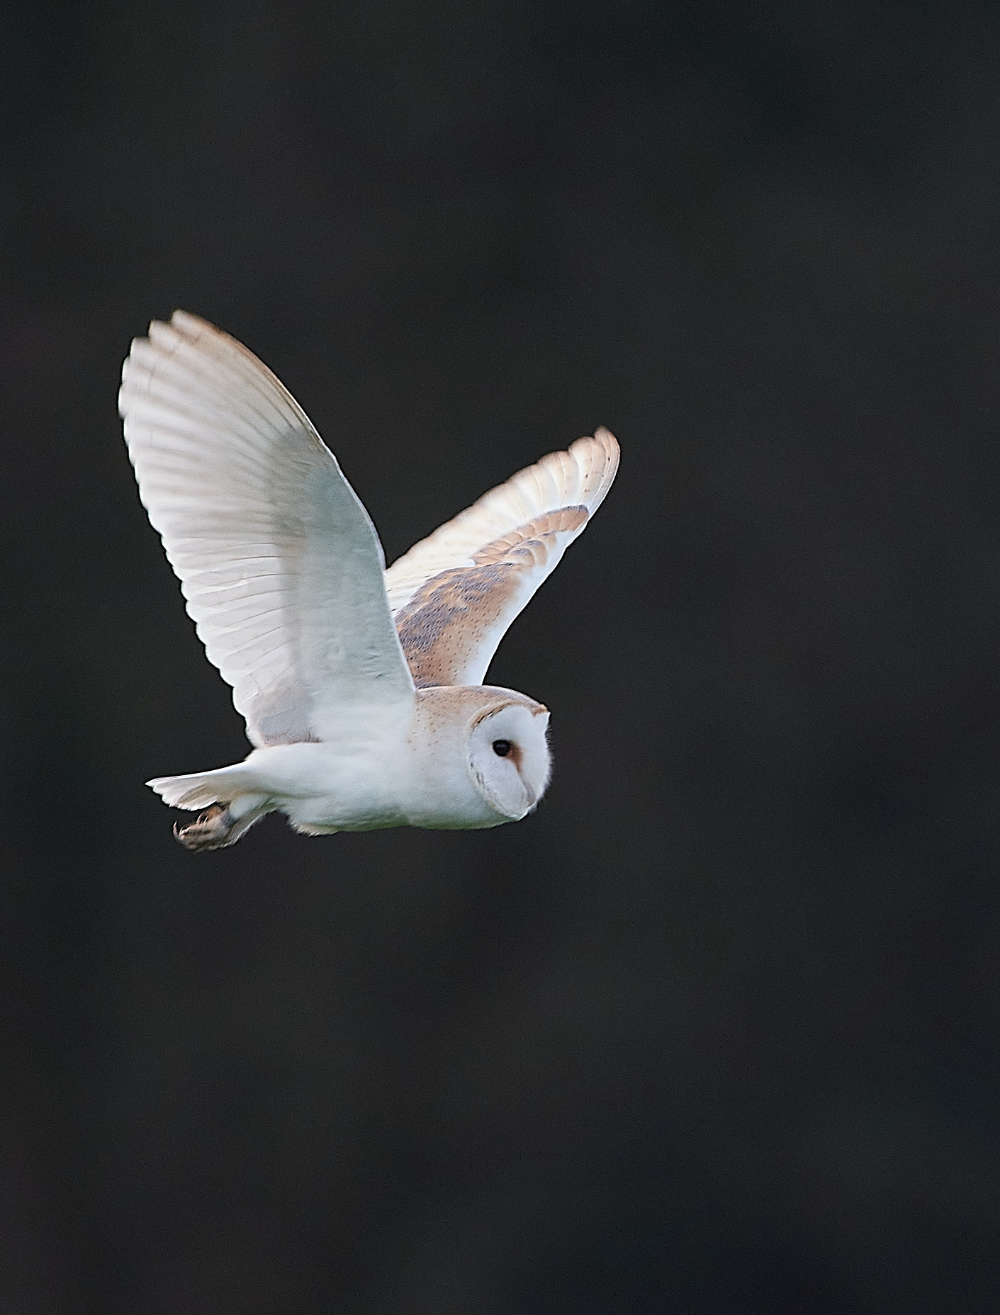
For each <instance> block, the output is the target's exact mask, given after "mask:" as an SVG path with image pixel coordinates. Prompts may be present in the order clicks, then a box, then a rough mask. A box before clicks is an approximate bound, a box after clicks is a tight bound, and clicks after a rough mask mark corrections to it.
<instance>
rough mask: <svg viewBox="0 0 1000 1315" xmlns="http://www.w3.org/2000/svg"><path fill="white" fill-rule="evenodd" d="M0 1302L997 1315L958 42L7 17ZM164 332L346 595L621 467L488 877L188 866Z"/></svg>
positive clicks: (877, 23)
mask: <svg viewBox="0 0 1000 1315" xmlns="http://www.w3.org/2000/svg"><path fill="white" fill-rule="evenodd" d="M4 30H5V35H4V37H3V40H2V43H0V50H2V54H0V62H2V67H0V85H2V87H3V89H4V99H5V105H6V110H5V114H6V118H5V122H4V124H3V126H2V131H0V156H2V175H0V187H2V194H0V232H2V242H0V285H2V305H0V349H2V358H0V359H2V363H3V368H2V384H0V388H2V391H3V395H4V402H3V408H2V415H3V424H2V442H3V449H4V456H3V464H2V468H0V469H2V475H3V484H4V489H3V493H4V499H3V501H4V516H3V522H4V525H5V529H4V531H3V533H4V546H5V548H6V550H7V560H8V570H7V572H6V580H7V586H6V590H7V598H6V601H5V603H4V613H5V616H6V620H7V623H8V638H7V641H6V643H5V645H4V651H3V656H2V663H3V669H2V677H3V690H4V694H3V700H2V713H0V716H2V721H0V755H2V758H3V763H4V776H5V780H4V784H3V806H4V807H3V816H4V821H3V839H2V846H3V851H4V852H3V860H2V885H0V892H2V898H0V945H2V963H3V981H2V990H0V1028H2V1053H3V1074H4V1076H3V1086H2V1090H0V1158H2V1166H3V1183H2V1192H0V1310H2V1312H3V1313H4V1315H7V1312H10V1313H11V1315H103V1313H104V1312H108V1313H114V1315H299V1313H300V1312H301V1313H302V1315H311V1313H312V1312H316V1313H317V1315H341V1313H343V1315H367V1313H369V1312H371V1313H374V1315H383V1313H385V1315H396V1313H398V1315H515V1313H522V1312H523V1313H524V1315H534V1313H535V1312H539V1313H540V1315H541V1313H544V1315H550V1313H551V1315H557V1313H558V1315H605V1313H607V1315H617V1313H618V1312H633V1311H635V1312H642V1313H645V1312H678V1313H679V1315H742V1313H743V1312H771V1313H773V1315H785V1313H787V1315H793V1313H795V1315H799V1313H811V1312H816V1313H817V1315H818V1313H821V1312H822V1313H826V1312H838V1313H840V1312H843V1313H844V1315H848V1313H850V1315H856V1313H862V1315H864V1313H866V1312H901V1313H906V1315H909V1313H910V1312H947V1313H949V1315H950V1313H952V1312H954V1313H955V1315H971V1313H973V1312H984V1313H986V1312H995V1311H996V1310H998V1309H1000V1248H998V1237H1000V1174H998V1162H1000V1135H998V1131H1000V1129H998V1119H997V1108H998V1091H997V1088H998V1082H1000V966H998V965H1000V883H998V880H997V875H998V874H997V853H998V842H1000V827H998V813H997V800H998V792H1000V686H998V675H1000V452H998V446H997V442H996V435H995V429H996V418H997V415H998V414H1000V384H998V370H997V362H998V357H1000V330H998V310H1000V246H998V238H1000V8H998V7H997V6H995V5H991V4H975V3H965V2H964V0H947V2H945V0H942V2H941V3H931V2H927V3H910V4H889V3H884V4H872V3H862V2H861V0H857V2H856V3H846V2H845V0H810V3H790V2H788V3H763V4H754V5H749V4H726V3H717V2H713V0H697V3H694V2H692V3H684V4H670V3H664V2H663V0H660V2H658V3H653V2H652V0H633V2H631V3H629V2H628V0H623V3H620V4H616V5H600V4H590V3H586V2H584V3H576V4H574V5H559V4H554V3H549V2H547V0H532V3H521V4H517V3H504V0H471V2H469V3H454V2H453V0H443V2H442V3H437V4H433V5H432V4H403V3H400V2H399V0H351V2H350V3H339V4H319V3H314V4H310V3H306V2H305V0H294V2H288V0H286V3H283V4H281V5H278V4H266V3H257V4H245V5H238V4H226V3H218V4H209V5H203V4H201V3H195V2H194V0H192V2H191V3H186V4H185V3H178V2H176V0H173V2H171V3H168V4H161V5H145V6H143V5H135V4H127V3H125V2H124V0H94V3H89V4H66V3H56V2H55V0H32V3H31V4H23V5H20V6H15V7H13V8H10V7H8V8H7V9H6V11H5V20H4ZM175 306H182V307H185V308H187V309H189V310H192V311H195V312H197V313H199V314H202V315H204V316H207V317H208V318H210V319H212V320H214V321H215V322H217V323H219V324H221V325H222V326H223V327H225V328H226V329H228V330H229V331H230V332H232V333H234V334H236V335H237V336H238V337H240V338H242V339H243V340H245V341H246V342H247V343H248V344H249V346H250V347H251V348H252V349H253V350H254V351H256V352H257V353H258V354H259V355H260V356H262V357H263V358H264V360H265V361H267V362H268V364H270V365H271V366H272V367H273V368H274V369H275V370H276V371H277V372H278V374H279V375H280V376H281V378H282V379H283V380H284V381H285V382H286V383H287V384H288V385H289V387H290V388H291V389H292V390H293V391H294V392H295V394H296V395H297V396H298V398H299V399H300V401H301V402H302V404H303V405H304V406H305V407H306V409H307V410H308V412H309V413H310V415H311V416H312V417H313V419H314V420H315V422H316V424H317V425H318V427H319V429H320V431H321V432H322V433H323V434H324V435H325V437H326V438H327V440H328V441H329V443H330V444H331V446H332V447H333V448H334V449H335V450H336V451H337V453H338V454H339V456H340V458H341V460H342V463H343V466H344V468H345V470H346V472H347V474H348V476H349V478H350V479H351V480H352V482H353V483H354V485H355V487H356V488H357V490H358V492H359V494H360V495H361V497H362V498H363V499H364V501H365V503H366V504H367V506H368V507H369V509H370V511H371V513H372V515H373V517H374V519H375V522H376V524H377V525H378V526H379V529H380V531H381V534H382V538H383V542H384V544H385V547H386V553H387V556H388V557H389V558H390V559H391V558H393V557H394V556H396V555H397V554H398V553H399V552H401V551H402V550H404V549H405V548H406V547H407V546H408V545H409V544H410V543H411V542H412V541H413V540H414V539H416V538H418V537H420V536H422V535H423V534H425V533H427V532H428V531H429V530H430V529H431V528H433V527H434V526H435V525H436V524H438V523H439V522H440V521H442V520H443V519H445V518H447V517H448V516H450V515H452V514H453V513H454V512H456V511H458V510H459V509H460V508H462V507H464V506H465V505H466V504H467V503H469V502H470V501H471V500H472V499H473V498H474V497H476V496H477V495H478V494H479V493H481V492H482V491H483V490H484V489H486V488H487V487H489V486H490V485H491V484H494V483H496V482H498V481H499V480H501V479H503V478H505V477H506V476H507V475H508V474H509V473H511V472H512V471H513V470H515V469H517V468H518V467H519V466H521V465H524V464H526V463H527V462H529V461H532V460H534V459H536V458H537V457H538V456H539V455H541V454H542V453H544V452H546V451H549V450H551V449H553V448H555V447H560V446H565V445H566V444H567V443H568V442H569V441H571V440H572V439H574V438H576V437H577V436H578V435H579V434H582V433H589V432H592V430H593V429H594V427H595V425H597V424H601V423H603V424H607V425H609V426H610V427H611V428H612V429H613V430H615V432H616V433H617V434H618V435H619V437H620V439H621V443H622V449H623V460H622V469H621V475H620V477H619V480H618V483H617V484H616V486H615V488H614V490H613V492H612V494H611V496H610V498H609V499H608V502H607V503H606V505H605V507H604V509H603V510H602V511H601V512H600V515H599V516H598V517H597V519H596V521H595V523H594V525H593V526H592V527H591V528H590V529H589V530H588V531H587V534H586V535H585V537H584V538H583V539H582V540H581V542H580V543H579V544H578V545H576V546H575V547H574V548H572V549H571V551H570V552H569V554H568V556H567V559H566V560H565V562H564V563H563V565H562V566H561V567H560V568H559V571H558V572H557V573H556V575H555V576H554V577H553V579H552V580H551V581H550V582H549V583H548V584H547V585H546V586H545V588H544V590H543V591H542V593H541V594H540V595H539V597H538V598H537V599H536V601H535V602H534V603H533V604H532V605H531V607H530V608H529V609H528V610H527V612H526V613H525V614H524V616H523V617H522V618H521V620H519V621H518V622H517V624H516V625H515V627H514V629H513V631H512V632H511V634H510V636H509V638H508V639H507V641H506V642H505V644H504V645H503V647H502V649H501V652H500V654H499V655H498V658H497V660H496V662H495V663H494V666H493V668H492V679H493V680H494V681H495V682H496V683H501V684H510V685H512V686H514V687H516V688H520V689H523V690H524V691H526V692H527V693H529V694H531V695H533V696H535V697H536V698H539V699H542V700H543V701H544V702H545V703H547V704H548V705H549V706H550V707H551V708H552V709H553V734H554V749H555V756H556V775H555V779H554V783H553V785H552V788H551V791H550V793H549V795H548V797H547V799H546V800H545V802H544V804H543V806H542V807H541V809H540V810H539V812H538V813H537V814H536V815H535V816H533V817H531V818H530V819H528V820H527V821H525V822H524V823H522V824H521V825H518V826H510V827H504V828H501V829H499V830H497V831H493V832H484V833H468V834H436V833H432V832H418V831H397V832H382V833H375V834H370V835H346V836H338V837H335V838H328V839H319V840H306V839H301V838H299V837H296V836H295V835H293V834H292V833H291V832H290V831H289V830H287V829H286V828H285V827H284V825H283V823H282V822H281V821H280V820H279V819H277V818H270V819H268V821H267V822H266V823H265V824H264V825H262V826H261V827H260V828H258V829H257V830H256V831H254V832H253V833H252V834H251V835H250V836H249V837H248V838H247V839H246V840H245V841H243V842H242V843H240V845H239V846H238V847H236V848H235V849H232V850H229V851H225V852H221V853H218V854H214V855H208V856H192V855H189V854H187V853H185V852H184V851H183V850H182V849H181V848H180V847H179V846H178V845H176V844H175V842H174V841H173V840H172V839H171V836H170V822H171V814H170V813H168V812H167V810H165V809H164V808H163V807H162V806H161V805H160V804H159V803H158V802H157V801H156V799H155V798H154V797H153V795H152V794H151V793H150V792H149V791H147V790H146V789H144V787H143V785H142V782H143V780H144V779H145V778H147V777H149V776H152V775H158V774H162V773H172V772H183V771H194V770H197V769H200V768H210V767H214V766H218V765H221V764H223V763H226V762H230V761H234V760H236V759H237V758H239V757H242V756H243V754H244V753H245V751H246V748H247V746H246V744H245V741H244V739H243V735H242V726H241V723H240V721H239V719H238V717H237V716H236V714H235V713H234V712H233V710H232V708H231V706H230V703H229V697H228V691H227V689H226V687H225V686H224V685H223V684H222V682H221V681H220V680H219V678H218V676H217V675H216V673H215V672H214V671H213V669H212V668H210V667H209V665H208V664H207V662H206V661H205V659H204V656H203V654H202V652H201V649H200V646H199V645H198V643H197V641H196V639H195V636H194V634H193V630H192V627H191V625H190V622H189V621H188V620H187V619H186V617H185V615H184V612H183V608H182V605H181V599H180V596H179V592H178V589H177V586H176V582H175V581H174V579H173V577H172V575H171V574H170V571H169V569H168V567H167V565H166V562H165V560H164V559H163V556H162V553H161V550H160V546H159V543H158V541H157V538H156V536H155V535H154V534H153V532H152V531H151V530H150V528H149V526H148V524H147V522H146V518H145V516H144V514H143V511H142V509H141V507H140V505H139V502H138V500H137V497H136V494H135V489H134V486H133V482H132V476H131V472H130V469H129V466H128V462H127V460H126V457H125V452H124V448H123V445H122V442H121V437H120V428H119V423H118V421H117V418H116V414H115V392H116V386H117V380H118V370H119V363H120V361H121V358H122V357H123V355H124V354H125V352H126V350H127V347H128V342H129V339H130V337H131V336H132V335H133V334H136V333H141V332H143V331H144V328H145V325H146V323H147V321H148V319H149V318H150V316H152V315H156V316H166V315H168V314H169V313H170V311H171V310H172V309H173V308H174V307H175Z"/></svg>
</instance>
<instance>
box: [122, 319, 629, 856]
mask: <svg viewBox="0 0 1000 1315" xmlns="http://www.w3.org/2000/svg"><path fill="white" fill-rule="evenodd" d="M119 409H120V411H121V415H122V417H123V419H124V422H125V438H126V442H127V444H128V451H129V456H130V458H131V460H132V464H133V466H134V468H135V474H136V479H137V480H138V483H139V493H140V497H141V499H142V502H143V505H144V506H145V507H146V510H147V511H148V513H149V519H150V521H151V522H152V524H153V525H154V527H155V528H156V529H157V530H158V531H159V533H160V535H161V537H162V539H163V545H164V548H165V549H166V553H167V557H168V559H169V561H170V564H171V566H172V567H173V568H174V571H175V572H176V573H177V575H178V577H179V579H180V581H181V589H182V591H183V594H184V597H185V598H186V600H187V610H188V612H189V613H190V615H191V617H192V618H193V620H194V622H195V625H196V627H197V631H198V635H199V637H200V638H201V640H202V642H203V643H204V645H205V650H206V652H207V654H208V657H209V659H210V660H211V661H212V662H213V663H214V664H215V666H217V667H218V669H219V671H220V672H221V673H222V676H223V678H224V679H225V680H226V681H227V682H228V683H229V684H230V685H232V687H233V702H234V703H235V705H236V708H237V709H238V711H239V712H240V713H241V714H242V715H243V717H244V718H245V719H246V724H247V735H248V737H249V739H250V741H251V743H252V744H253V745H254V746H255V748H254V750H253V752H252V753H251V754H250V755H249V757H248V758H247V759H246V760H245V761H244V762H243V763H239V764H236V765H234V766H232V767H223V768H219V769H218V770H216V771H211V772H201V773H196V774H194V775H188V776H172V777H160V778H157V779H156V780H153V781H150V782H149V785H151V786H152V788H153V789H154V790H156V792H157V793H158V794H159V795H161V797H162V798H163V799H164V800H165V802H167V803H168V804H172V805H174V806H175V807H179V808H189V809H207V811H206V812H205V813H204V814H203V815H202V816H201V817H199V818H198V820H197V821H196V822H195V823H194V824H193V825H191V826H188V827H185V828H183V829H182V830H177V831H176V833H177V835H178V838H179V839H180V840H181V842H182V843H183V844H185V845H186V846H187V847H188V848H189V849H216V848H219V847H221V846H223V845H230V844H233V843H234V842H235V841H236V840H238V839H239V837H240V836H241V835H243V834H244V833H245V832H246V831H247V830H248V829H249V827H250V826H252V825H253V823H254V822H255V821H257V820H258V818H260V817H262V816H263V815H264V814H265V813H268V812H272V811H275V810H279V811H281V812H283V813H285V814H286V815H287V816H288V818H289V820H290V821H291V823H292V825H293V826H294V827H295V828H296V829H297V830H299V831H303V832H305V833H307V834H322V833H326V832H332V831H340V830H368V829H373V828H376V827H386V826H400V825H413V826H424V827H447V828H478V827H490V826H497V825H499V824H501V823H503V822H508V821H517V820H519V819H520V818H521V817H523V816H524V815H525V814H526V813H527V812H529V811H530V810H531V809H532V808H534V807H535V805H536V804H537V802H538V800H539V799H540V798H541V795H542V793H543V792H544V790H545V787H546V785H547V783H548V777H549V767H550V760H549V753H548V746H547V743H546V729H547V723H548V711H547V709H545V708H544V707H543V706H542V705H541V704H539V703H536V702H535V701H534V700H532V699H529V698H527V697H526V696H525V695H523V694H518V693H516V692H515V691H513V690H505V689H499V688H495V687H492V686H484V685H483V684H482V681H483V678H484V677H485V675H486V670H487V667H488V666H489V663H490V660H491V659H492V657H493V654H494V653H495V651H496V648H497V645H498V644H499V642H500V640H501V639H502V637H503V635H504V633H505V631H506V630H507V628H508V627H509V626H510V624H511V622H512V621H513V620H514V618H515V617H516V616H517V614H518V613H519V612H520V611H521V610H522V609H523V608H524V606H525V605H526V604H527V602H528V601H529V599H530V598H531V597H532V595H533V594H534V593H535V591H536V590H537V589H538V587H539V585H540V584H541V583H542V581H543V580H545V578H546V577H547V576H548V575H549V574H550V573H551V572H552V571H553V570H554V568H555V567H556V565H557V564H558V562H559V560H560V558H561V557H562V554H563V552H564V551H565V549H566V547H567V546H568V545H569V544H570V543H571V542H572V541H573V540H574V539H575V538H576V537H577V536H578V535H579V534H580V533H582V531H583V529H584V527H585V526H586V524H587V522H588V520H589V519H590V517H591V516H592V515H593V513H594V512H595V511H596V510H597V508H598V507H599V506H600V504H601V502H602V501H603V499H604V497H605V495H606V493H607V491H608V489H609V488H610V486H611V483H612V481H613V480H614V477H615V472H616V470H617V467H618V444H617V442H616V441H615V439H614V438H613V436H612V435H611V434H610V433H609V432H608V431H607V430H606V429H599V430H597V432H596V433H595V435H594V436H593V438H581V439H578V440H577V442H575V443H573V444H572V445H571V446H570V448H569V450H568V451H566V452H553V453H550V454H549V456H547V457H544V458H543V459H542V460H541V461H539V462H538V463H537V464H536V465H534V466H529V467H528V468H527V469H526V470H522V471H521V472H520V473H519V474H517V475H514V476H513V477H512V478H511V479H509V480H508V481H507V482H506V483H505V484H501V485H500V486H499V487H498V488H495V489H492V490H491V491H490V492H489V493H486V494H484V495H483V497H481V498H480V499H479V500H478V501H477V502H475V503H474V504H473V505H472V506H471V507H469V508H468V509H467V510H466V511H464V512H462V513H461V514H460V515H458V516H456V517H455V518H454V519H453V520H451V521H449V522H447V524H445V525H442V526H441V527H440V528H439V529H437V530H435V531H434V533H433V534H431V535H429V536H428V537H427V538H426V539H423V540H421V541H420V542H419V543H417V544H415V545H414V546H413V547H412V548H411V549H410V550H409V552H407V553H405V554H404V555H403V556H402V557H400V558H399V560H398V561H396V562H395V563H394V564H393V565H392V566H391V567H390V568H389V569H388V571H386V570H385V569H384V565H385V564H384V558H383V555H382V548H381V545H380V543H379V540H378V535H377V534H376V532H375V527H374V526H373V525H372V522H371V520H370V518H369V516H368V514H367V512H366V511H365V509H364V506H363V505H362V503H361V501H360V500H359V498H358V497H357V495H356V494H355V492H354V490H353V489H352V488H351V486H350V485H349V484H348V482H347V480H346V479H345V478H344V476H343V474H342V472H341V470H340V467H339V466H338V464H337V461H336V459H335V457H334V456H333V454H332V452H330V450H329V448H327V447H326V446H325V444H324V443H323V440H322V439H321V438H320V436H319V434H318V433H317V432H316V430H315V429H314V428H313V426H312V424H311V423H310V421H309V419H308V417H307V416H306V414H305V412H304V411H303V410H302V409H301V407H300V406H299V405H298V403H297V402H296V401H295V399H294V398H293V397H292V396H291V394H290V393H289V392H288V390H287V389H286V388H285V387H284V386H283V385H282V384H281V383H280V382H279V380H278V379H277V378H276V377H275V376H274V375H273V374H272V373H271V371H270V370H268V369H267V367H266V366H265V365H263V364H262V363H261V362H260V361H259V360H258V359H257V358H256V357H255V356H254V355H253V354H252V353H251V352H249V351H248V350H247V348H245V347H244V346H243V345H242V344H241V343H239V342H237V341H236V340H235V339H234V338H231V337H229V336H228V335H227V334H225V333H222V332H221V331H220V330H219V329H216V328H215V327H214V326H213V325H211V324H209V323H207V322H206V321H205V320H201V319H198V318H197V317H196V316H194V315H189V314H187V313H186V312H184V311H176V312H175V313H174V315H173V316H172V318H171V320H170V323H169V324H165V323H161V322H159V321H156V320H154V321H153V323H152V324H151V325H150V328H149V336H148V338H137V339H136V340H135V341H134V342H133V344H132V349H131V352H130V353H129V356H128V358H127V359H126V361H125V366H124V369H123V372H122V387H121V392H120V395H119ZM175 830H176V828H175Z"/></svg>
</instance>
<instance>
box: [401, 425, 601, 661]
mask: <svg viewBox="0 0 1000 1315" xmlns="http://www.w3.org/2000/svg"><path fill="white" fill-rule="evenodd" d="M617 470H618V443H617V442H616V440H615V438H614V435H612V434H610V433H609V432H608V431H607V430H606V429H598V430H597V432H596V433H595V434H594V437H593V438H579V439H577V441H576V442H575V443H573V444H572V445H571V447H570V449H569V451H568V452H550V453H549V455H548V456H547V457H543V458H542V460H541V461H539V462H538V463H537V464H536V465H534V466H528V467H527V469H526V470H522V471H521V472H520V473H519V474H517V475H514V476H512V477H511V478H510V479H509V480H507V482H506V484H501V485H499V487H497V488H495V489H491V490H490V491H489V493H484V494H483V496H482V497H481V498H480V499H479V500H478V501H477V502H474V503H473V504H472V506H471V507H469V508H468V509H467V510H466V511H463V512H462V513H461V514H460V515H458V516H456V517H455V518H454V520H450V521H448V522H447V524H445V525H442V526H441V527H440V529H437V530H435V531H434V533H433V534H431V535H429V536H428V537H427V538H426V539H422V540H421V541H420V542H419V543H416V544H414V545H413V547H412V548H411V549H410V551H409V552H408V553H405V554H404V555H403V556H402V557H400V558H399V560H398V561H395V562H393V564H392V566H390V567H389V569H388V571H386V573H385V584H386V590H387V592H388V595H389V603H390V605H391V607H392V612H393V616H394V617H395V619H396V626H397V628H398V630H399V637H400V640H401V641H402V645H403V652H404V653H405V654H406V659H407V661H408V662H409V664H410V670H411V671H412V673H413V678H414V680H415V681H416V683H417V684H418V685H479V684H481V683H482V681H483V677H484V676H485V675H486V669H487V667H488V666H489V664H490V662H491V660H492V658H493V654H494V653H495V652H496V650H497V646H498V645H499V643H500V640H501V639H502V638H503V636H504V633H505V632H506V630H507V628H508V627H509V626H510V624H511V622H512V621H513V620H514V618H515V617H516V616H517V614H518V613H519V612H520V611H521V610H522V609H523V608H524V607H525V606H526V604H527V603H528V601H529V600H530V598H531V596H532V595H533V594H534V592H535V590H536V589H537V588H538V586H539V585H540V584H541V583H542V581H543V580H544V579H545V578H546V577H547V576H548V575H550V574H551V573H552V571H554V570H555V568H556V566H557V565H558V563H559V559H560V558H561V557H562V555H563V553H564V552H565V550H566V548H567V547H568V545H569V544H571V543H572V542H573V540H574V539H575V538H576V537H577V536H578V535H579V534H582V533H583V529H584V526H585V525H586V524H587V522H588V520H589V519H590V517H591V516H592V515H593V514H594V512H595V511H596V510H597V508H598V507H599V506H600V505H601V503H602V502H603V501H604V497H605V494H606V493H607V491H608V489H609V488H610V487H611V484H612V482H613V480H614V478H615V474H616V472H617Z"/></svg>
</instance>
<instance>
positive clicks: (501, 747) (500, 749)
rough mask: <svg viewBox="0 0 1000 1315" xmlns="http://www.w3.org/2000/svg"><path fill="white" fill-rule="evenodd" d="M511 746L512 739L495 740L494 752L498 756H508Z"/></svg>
mask: <svg viewBox="0 0 1000 1315" xmlns="http://www.w3.org/2000/svg"><path fill="white" fill-rule="evenodd" d="M511 747H512V746H511V742H510V740H494V741H493V752H494V753H495V754H496V756H497V757H498V758H506V757H507V755H508V754H509V753H510V751H511Z"/></svg>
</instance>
